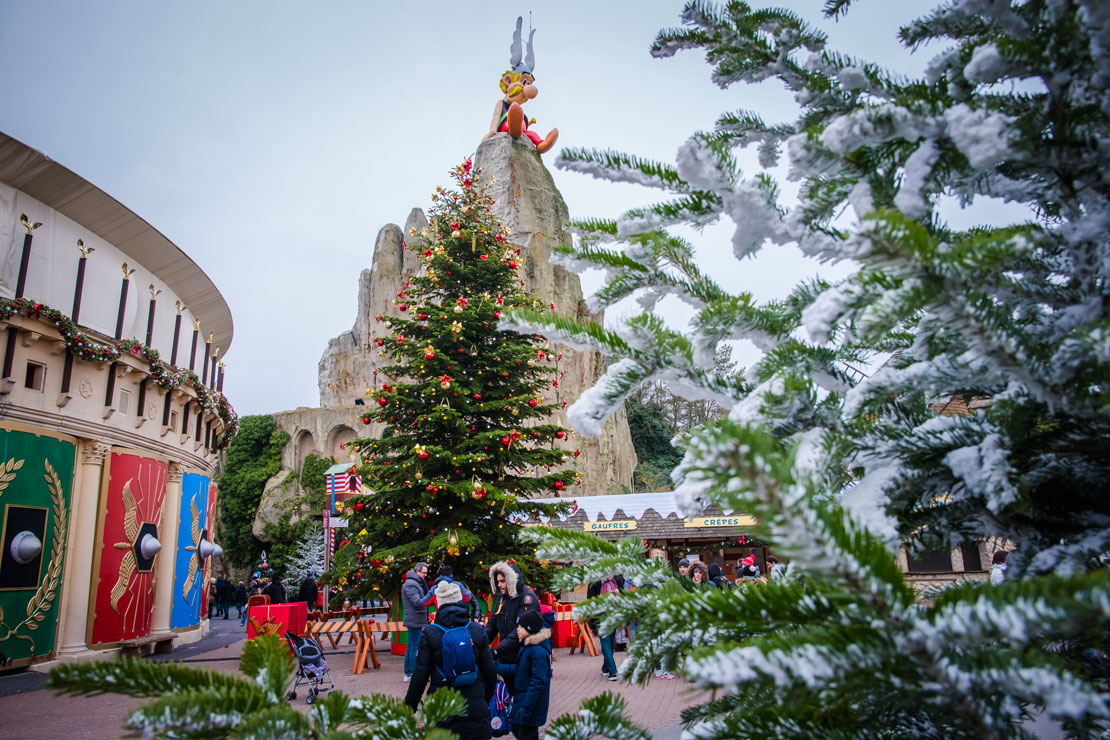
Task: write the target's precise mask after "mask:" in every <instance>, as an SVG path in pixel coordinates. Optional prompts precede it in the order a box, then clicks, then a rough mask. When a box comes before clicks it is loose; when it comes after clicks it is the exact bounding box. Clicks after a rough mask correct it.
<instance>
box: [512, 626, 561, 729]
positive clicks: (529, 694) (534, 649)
mask: <svg viewBox="0 0 1110 740" xmlns="http://www.w3.org/2000/svg"><path fill="white" fill-rule="evenodd" d="M516 636H517V638H518V639H519V640H520V645H521V647H520V652H519V653H518V654H517V655H518V659H517V665H516V684H515V685H516V692H515V695H514V696H513V708H512V712H511V713H510V714H509V722H510V723H511V724H512V729H513V735H514V736H515V737H516V739H517V740H538V739H539V736H540V728H541V727H543V726H544V725H545V724H546V723H547V706H548V703H549V702H550V700H551V630H550V629H548V628H547V627H546V626H545V625H544V622H543V617H541V616H540V614H539V612H535V611H527V612H524V613H523V614H521V615H520V617H519V618H518V619H517V626H516Z"/></svg>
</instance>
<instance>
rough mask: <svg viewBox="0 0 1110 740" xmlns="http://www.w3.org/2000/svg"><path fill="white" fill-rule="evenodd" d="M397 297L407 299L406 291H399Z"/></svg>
mask: <svg viewBox="0 0 1110 740" xmlns="http://www.w3.org/2000/svg"><path fill="white" fill-rule="evenodd" d="M397 297H398V298H404V297H405V291H403V290H398V291H397Z"/></svg>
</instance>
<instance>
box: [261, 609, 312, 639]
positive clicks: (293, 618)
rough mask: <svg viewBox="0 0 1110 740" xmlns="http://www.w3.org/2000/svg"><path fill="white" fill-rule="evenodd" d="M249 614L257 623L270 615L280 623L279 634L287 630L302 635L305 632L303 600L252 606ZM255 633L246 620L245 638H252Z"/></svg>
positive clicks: (305, 616) (306, 615)
mask: <svg viewBox="0 0 1110 740" xmlns="http://www.w3.org/2000/svg"><path fill="white" fill-rule="evenodd" d="M249 616H250V617H253V618H254V619H256V620H257V621H258V623H259V624H262V623H263V622H265V621H266V620H267V619H270V618H271V617H272V618H273V620H274V621H275V622H277V623H278V624H279V625H281V630H280V631H279V632H278V634H279V635H285V633H286V632H287V631H292V632H293V633H294V634H297V635H303V634H304V633H305V622H306V621H307V620H308V604H306V603H304V602H303V601H294V602H292V603H289V604H263V605H262V606H252V607H251V608H250V614H249ZM257 634H258V633H257V632H255V631H254V627H253V626H252V625H251V624H250V620H247V639H248V640H253V639H254V638H255V637H256V636H257Z"/></svg>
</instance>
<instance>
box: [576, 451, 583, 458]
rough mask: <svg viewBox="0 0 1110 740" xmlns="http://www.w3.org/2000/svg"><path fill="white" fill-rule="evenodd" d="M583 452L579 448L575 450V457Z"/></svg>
mask: <svg viewBox="0 0 1110 740" xmlns="http://www.w3.org/2000/svg"><path fill="white" fill-rule="evenodd" d="M581 454H582V453H581V452H579V451H578V450H575V451H574V456H575V457H578V456H579V455H581Z"/></svg>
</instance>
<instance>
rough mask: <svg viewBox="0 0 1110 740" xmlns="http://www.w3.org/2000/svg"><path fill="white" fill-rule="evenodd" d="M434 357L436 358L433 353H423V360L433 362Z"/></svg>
mask: <svg viewBox="0 0 1110 740" xmlns="http://www.w3.org/2000/svg"><path fill="white" fill-rule="evenodd" d="M435 356H436V355H435V352H425V353H424V359H425V360H434V359H435Z"/></svg>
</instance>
